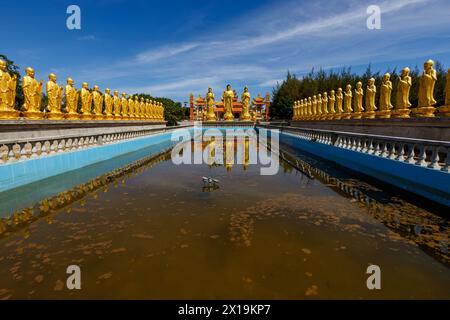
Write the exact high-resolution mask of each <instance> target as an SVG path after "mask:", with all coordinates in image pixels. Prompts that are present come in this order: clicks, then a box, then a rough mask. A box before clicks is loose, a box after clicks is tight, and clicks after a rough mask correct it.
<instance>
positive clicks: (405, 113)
mask: <svg viewBox="0 0 450 320" xmlns="http://www.w3.org/2000/svg"><path fill="white" fill-rule="evenodd" d="M410 113H411V110H410V109H394V110H392V118H402V119H406V118H409V114H410Z"/></svg>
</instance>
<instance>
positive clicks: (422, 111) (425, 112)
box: [411, 106, 436, 118]
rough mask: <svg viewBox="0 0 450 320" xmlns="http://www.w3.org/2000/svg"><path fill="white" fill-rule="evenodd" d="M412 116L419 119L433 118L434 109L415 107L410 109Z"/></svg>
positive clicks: (431, 107) (430, 107)
mask: <svg viewBox="0 0 450 320" xmlns="http://www.w3.org/2000/svg"><path fill="white" fill-rule="evenodd" d="M411 111H412V114H413V115H414V116H415V117H419V118H434V112H435V111H436V108H435V107H433V106H429V107H417V108H413V109H411Z"/></svg>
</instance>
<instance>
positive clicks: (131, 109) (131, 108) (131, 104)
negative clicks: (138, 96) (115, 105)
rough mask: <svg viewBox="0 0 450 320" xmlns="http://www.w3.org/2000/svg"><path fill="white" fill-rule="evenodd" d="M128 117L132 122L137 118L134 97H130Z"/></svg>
mask: <svg viewBox="0 0 450 320" xmlns="http://www.w3.org/2000/svg"><path fill="white" fill-rule="evenodd" d="M128 117H129V118H130V119H131V120H134V118H136V115H135V110H134V97H133V96H132V95H130V96H129V97H128Z"/></svg>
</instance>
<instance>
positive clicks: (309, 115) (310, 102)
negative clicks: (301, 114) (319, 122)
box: [307, 97, 313, 119]
mask: <svg viewBox="0 0 450 320" xmlns="http://www.w3.org/2000/svg"><path fill="white" fill-rule="evenodd" d="M307 109H308V119H310V118H311V116H312V115H313V111H312V101H311V97H308V102H307Z"/></svg>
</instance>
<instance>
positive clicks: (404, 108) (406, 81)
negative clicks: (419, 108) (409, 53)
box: [392, 67, 412, 118]
mask: <svg viewBox="0 0 450 320" xmlns="http://www.w3.org/2000/svg"><path fill="white" fill-rule="evenodd" d="M409 72H410V70H409V68H408V67H406V68H403V70H402V73H401V75H400V79H399V80H398V84H397V95H396V98H395V109H394V110H393V111H392V116H393V117H394V118H409V114H410V112H411V110H410V108H411V102H409V92H410V90H411V86H412V79H411V77H410V76H409Z"/></svg>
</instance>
